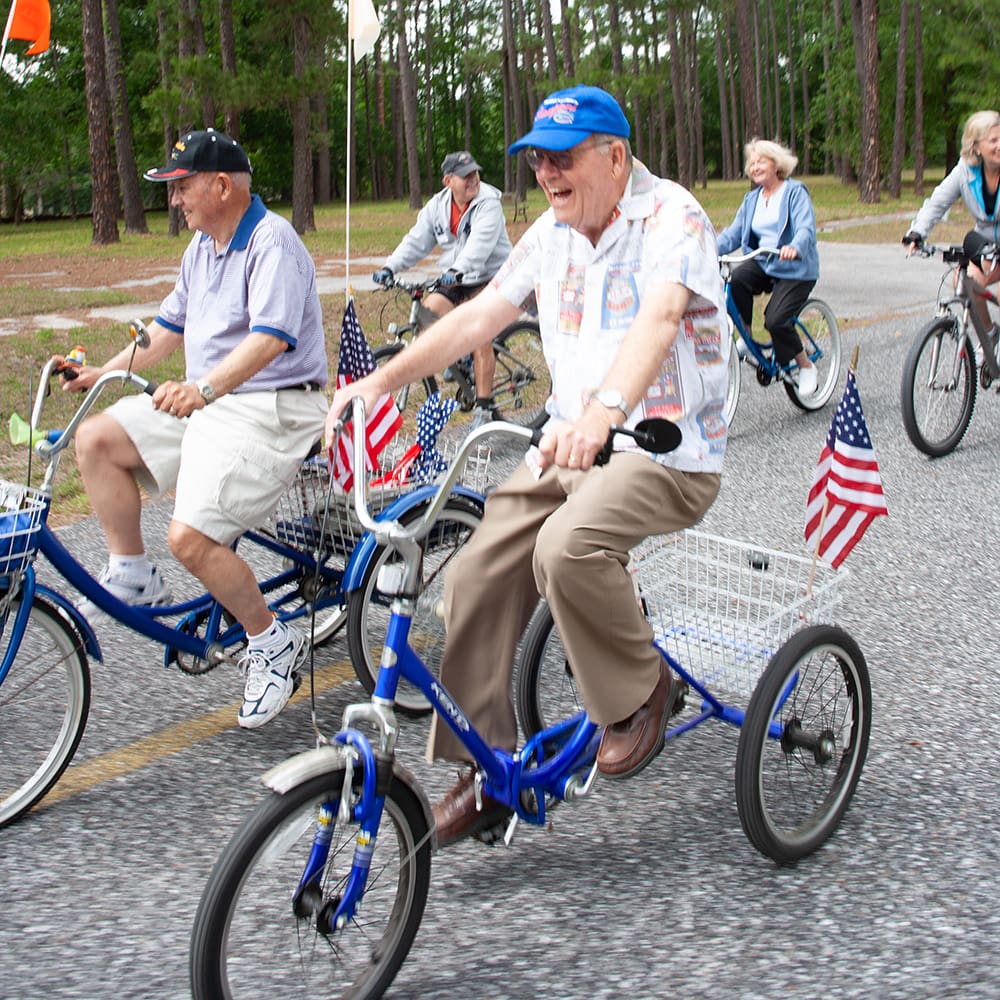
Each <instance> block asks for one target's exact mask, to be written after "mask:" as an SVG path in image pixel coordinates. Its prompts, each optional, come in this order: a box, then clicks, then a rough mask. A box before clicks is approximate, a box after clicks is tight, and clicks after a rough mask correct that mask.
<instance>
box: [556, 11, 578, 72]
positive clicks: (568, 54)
mask: <svg viewBox="0 0 1000 1000" xmlns="http://www.w3.org/2000/svg"><path fill="white" fill-rule="evenodd" d="M559 14H560V18H561V22H560V24H559V35H560V38H561V40H562V71H563V76H564V77H566V79H571V78H572V77H574V76H576V66H575V63H574V62H573V33H572V31H573V25H572V20H571V19H572V17H573V9H572V8H571V7H570V4H569V0H559Z"/></svg>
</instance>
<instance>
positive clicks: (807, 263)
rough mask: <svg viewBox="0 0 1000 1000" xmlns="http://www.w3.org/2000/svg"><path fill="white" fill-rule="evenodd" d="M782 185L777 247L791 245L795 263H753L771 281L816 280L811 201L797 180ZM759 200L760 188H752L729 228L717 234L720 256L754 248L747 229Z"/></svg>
mask: <svg viewBox="0 0 1000 1000" xmlns="http://www.w3.org/2000/svg"><path fill="white" fill-rule="evenodd" d="M785 185H786V187H787V191H786V194H785V199H784V218H783V220H782V225H781V236H780V237H779V239H778V247H779V249H780V248H781V247H783V246H788V245H790V246H793V247H795V249H796V250H797V251H798V254H799V255H798V257H797V258H796V259H795V260H779V259H778V258H777V257H758V258H757V263H758V264H760V268H761V270H762V271H763V272H764V273H765V274H767V275H769V276H770V277H772V278H794V279H795V280H797V281H816V280H818V278H819V250H818V248H817V247H816V213H815V212H814V211H813V204H812V199H811V198H810V197H809V191H808V189H807V188H806V186H805V184H803V183H802V182H801V181H793V180H791V179H790V178H789V179H788V180H786V181H785ZM759 197H760V188H754V189H753V191H751V192H750V193H749V194H748V195H747V196H746V197H745V198H744V199H743V204H742V205H740V207H739V211H738V212H737V213H736V218H735V219H733V222H732V225H730V226H727V227H726V228H725V229H724V230H723V231H722V232H721V233H719V253H720V254H724V253H732V252H733V251H734V250H736V249H742V250H743V251H744V253H745V252H747V251H750V250H756V249H757V246H758V240H757V237H756V236H755V235H754V234H753V232H752V231H751V229H750V223H751V222H753V213H754V211H755V210H756V208H757V199H758V198H759Z"/></svg>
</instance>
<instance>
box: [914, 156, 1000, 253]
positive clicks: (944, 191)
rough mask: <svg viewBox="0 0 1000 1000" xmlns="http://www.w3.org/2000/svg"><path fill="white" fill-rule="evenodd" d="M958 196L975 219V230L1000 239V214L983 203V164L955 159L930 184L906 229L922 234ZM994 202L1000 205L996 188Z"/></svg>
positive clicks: (989, 237)
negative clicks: (943, 174) (947, 170)
mask: <svg viewBox="0 0 1000 1000" xmlns="http://www.w3.org/2000/svg"><path fill="white" fill-rule="evenodd" d="M959 198H961V199H962V201H964V202H965V207H966V208H967V209H968V210H969V214H970V215H971V216H972V218H973V219H975V222H976V232H977V233H979V235H980V236H982V237H983V238H984V239H987V240H989V241H990V242H991V243H996V242H997V241H998V240H1000V228H998V227H1000V218H998V217H997V213H996V211H995V210H994V212H993V215H987V214H986V207H985V205H984V204H983V168H982V167H980V166H978V165H977V166H975V167H971V166H969V164H968V163H966V162H965V161H964V160H959V161H958V163H957V164H956V165H955V168H954V170H952V172H951V173H950V174H948V176H947V177H946V178H945V179H944V180H943V181H941V183H940V184H938V186H937V187H936V188H934V190H933V191H932V192H931V194H930V197H929V198H928V199H927V200H926V201H925V202H924V203H923V205H921V207H920V211H919V212H917V217H916V218H915V219H914V220H913V221H912V222H911V223H910V231H911V232H915V233H920V235H921V236H923V237H924V238H926V237H927V236H928V234H929V233H930V231H931V230H932V229H933V228H934V227H935V226H936V225H937V223H939V222H940V221H941V220H942V219H943V218H944V214H945V212H947V211H948V209H949V208H951V206H952V205H954V204H955V202H956V201H958V199H959ZM997 203H998V206H1000V192H998V197H997Z"/></svg>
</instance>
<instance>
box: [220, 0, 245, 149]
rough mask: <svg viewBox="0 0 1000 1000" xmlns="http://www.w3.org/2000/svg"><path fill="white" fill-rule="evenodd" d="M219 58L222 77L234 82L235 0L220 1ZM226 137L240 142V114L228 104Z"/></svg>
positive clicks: (224, 113) (225, 115)
mask: <svg viewBox="0 0 1000 1000" xmlns="http://www.w3.org/2000/svg"><path fill="white" fill-rule="evenodd" d="M219 57H220V60H221V62H222V76H223V78H224V79H226V80H232V79H233V77H235V76H236V32H235V30H234V28H233V0H219ZM222 115H223V119H222V120H223V122H224V128H225V130H226V135H228V136H229V138H230V139H235V140H236V141H237V142H239V141H240V112H239V109H238V108H237V107H236V106H235V105H234V104H231V103H229V102H228V101H227V102H226V105H225V107H224V108H223V111H222Z"/></svg>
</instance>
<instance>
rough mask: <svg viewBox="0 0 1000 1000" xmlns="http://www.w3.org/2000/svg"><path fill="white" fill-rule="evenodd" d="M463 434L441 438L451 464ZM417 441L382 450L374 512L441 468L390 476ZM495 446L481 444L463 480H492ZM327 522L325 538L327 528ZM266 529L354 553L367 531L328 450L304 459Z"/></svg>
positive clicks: (473, 483) (371, 492) (476, 483)
mask: <svg viewBox="0 0 1000 1000" xmlns="http://www.w3.org/2000/svg"><path fill="white" fill-rule="evenodd" d="M461 443H462V442H461V439H458V440H457V441H454V442H450V443H448V442H440V441H439V442H438V451H439V452H440V453H441V458H442V461H443V462H444V463H448V464H450V462H451V460H452V459H453V458H454V456H455V454H456V453H457V451H458V447H459V445H460V444H461ZM411 449H412V445H405V444H403V443H397V442H390V444H389V445H387V446H386V448H385V450H384V451H382V453H381V454H380V455H379V460H380V462H381V468H380V469H378V470H377V471H376V472H375V473H373V474H372V475H371V477H370V479H369V484H368V507H369V510H371V512H372V514H373V515H374V516H376V517H377V516H378V514H379V513H380V512H381V511H383V510H384V509H385V508H386V507H388V506H389V505H390V504H391V503H393V502H394V501H395V500H398V499H399V498H400V497H401V496H404V495H405V494H407V493H410V492H412V491H413V490H415V489H417V488H418V487H420V486H426V485H429V484H432V483H434V482H435V481H436V479H437V478H438V475H440V474H431V475H421V474H419V473H417V472H414V471H413V470H412V467H411V470H410V472H409V474H408V475H397V476H396V477H390V476H389V473H390V472H391V471H392V470H394V469H397V466H398V465H399V464H400V463H401V462H404V461H405V459H406V457H407V455H408V453H409V452H410V451H411ZM489 472H490V449H489V447H487V446H486V445H480V446H479V447H478V448H477V449H476V450H474V451H473V452H472V453H471V454H470V455H469V457H468V458H467V459H466V461H465V467H464V468H463V470H462V473H461V475H460V477H459V479H458V483H461V484H462V485H463V486H465V487H467V488H468V489H470V490H473V491H474V492H476V493H479V494H485V492H486V488H487V486H488V485H489ZM324 524H325V526H326V532H325V544H321V533H322V532H323V526H324ZM263 530H264V531H265V532H266V533H267V534H270V535H272V536H273V537H274V538H276V539H277V540H278V541H280V542H283V543H284V544H286V545H290V546H292V547H293V548H296V549H300V550H303V551H307V552H315V551H322V552H324V553H327V554H328V553H330V552H339V553H341V554H342V555H345V556H348V555H350V553H351V552H352V551H353V550H354V546H355V545H356V544H357V541H358V539H359V538H360V537H361V536H362V535H363V534H364V529H363V528H362V527H361V524H360V522H359V521H358V519H357V515H356V514H355V513H354V494H353V492H349V493H345V492H344V491H343V490H342V489H341V487H340V486H339V485H337V484H336V483H334V484H333V485H332V487H331V474H330V469H329V466H328V463H327V458H326V455H325V454H321V455H317V456H315V457H314V458H310V459H307V460H306V461H305V462H303V463H302V465H301V467H300V468H299V471H298V473H296V476H295V479H294V480H293V481H292V484H291V486H290V487H289V488H288V490H287V491H286V492H285V494H284V495H283V496H282V498H281V500H280V501H279V502H278V506H277V508H276V509H275V511H274V513H273V514H272V515H271V518H270V519H269V521H268V523H267V524H266V525H265V526H264V528H263Z"/></svg>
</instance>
